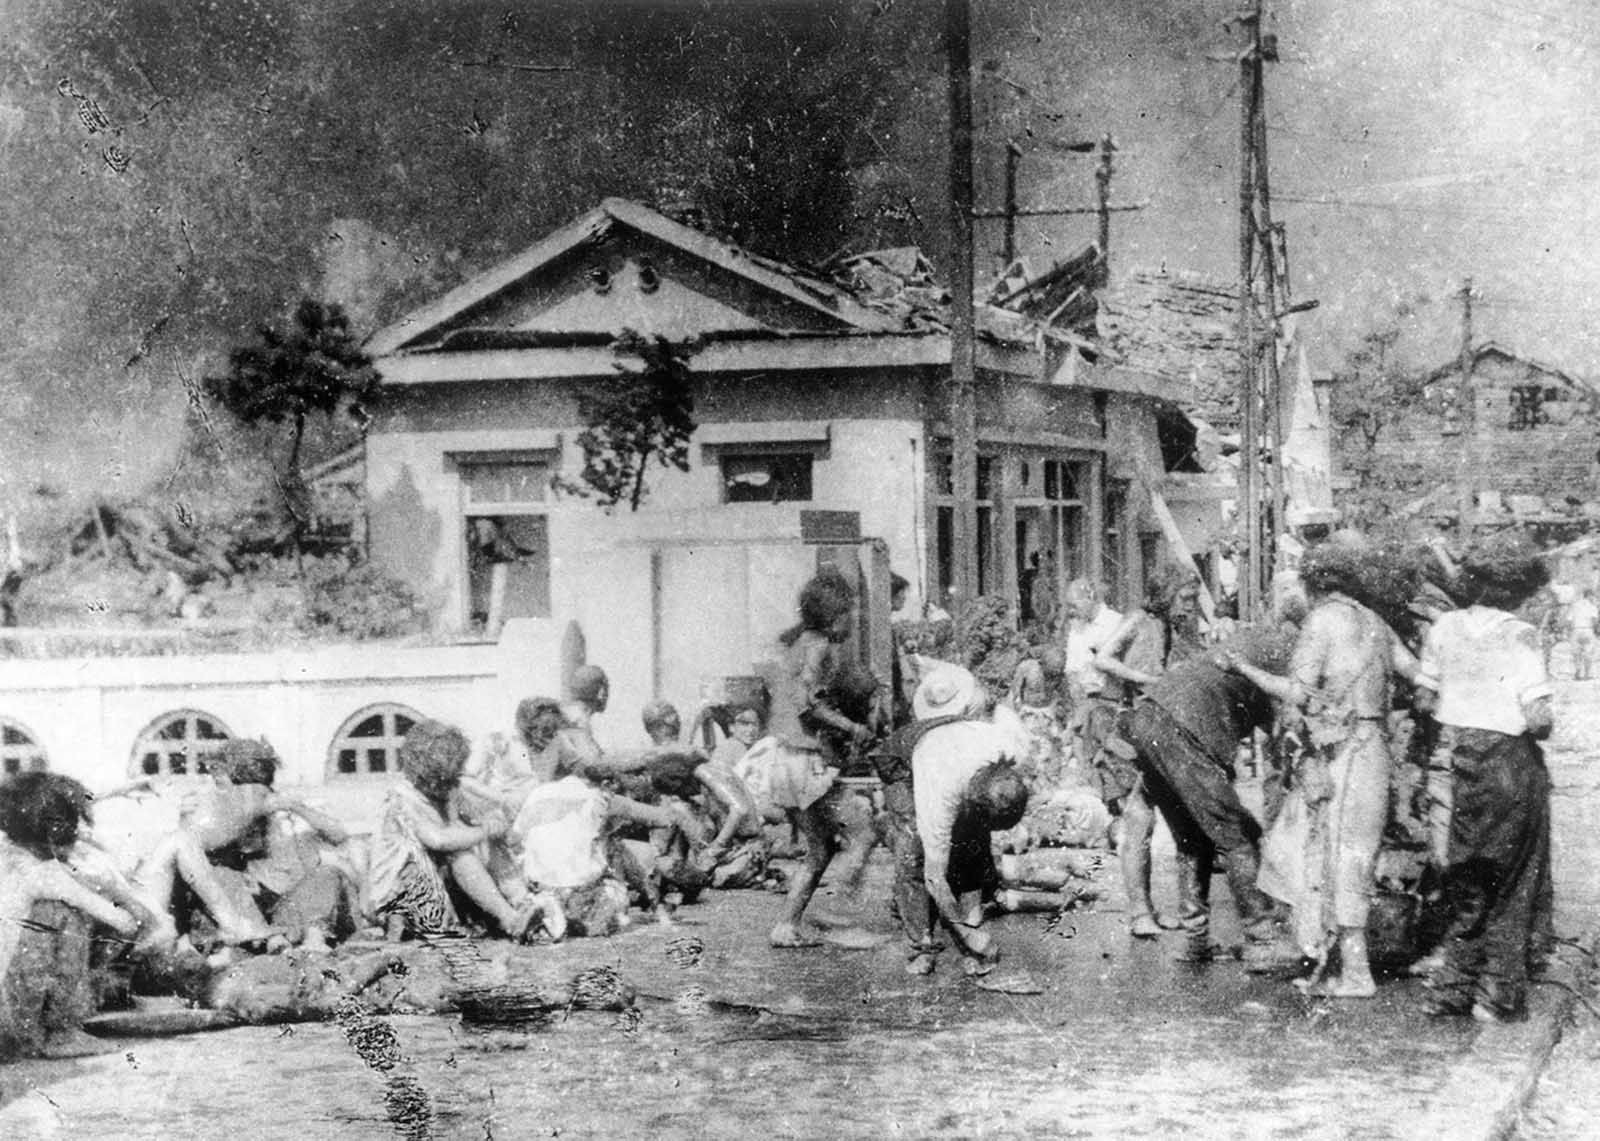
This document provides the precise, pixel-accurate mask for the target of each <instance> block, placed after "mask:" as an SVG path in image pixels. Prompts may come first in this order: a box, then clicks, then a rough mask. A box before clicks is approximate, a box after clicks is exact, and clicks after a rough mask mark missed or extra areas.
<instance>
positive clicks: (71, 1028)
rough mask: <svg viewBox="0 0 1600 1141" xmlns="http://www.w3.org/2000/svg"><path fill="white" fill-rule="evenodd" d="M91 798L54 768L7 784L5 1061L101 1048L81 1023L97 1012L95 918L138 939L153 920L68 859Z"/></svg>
mask: <svg viewBox="0 0 1600 1141" xmlns="http://www.w3.org/2000/svg"><path fill="white" fill-rule="evenodd" d="M89 802H90V796H89V790H88V789H86V788H84V787H83V785H81V784H79V783H78V782H77V781H75V780H73V779H72V778H71V777H65V776H59V775H56V774H54V773H23V774H20V775H18V776H14V777H11V778H10V779H8V780H6V781H5V783H4V784H0V833H3V834H4V837H3V839H0V1059H7V1058H13V1057H18V1056H28V1057H53V1058H65V1057H73V1056H77V1055H82V1054H91V1053H100V1052H102V1051H103V1050H104V1049H105V1047H104V1046H103V1045H101V1044H100V1043H97V1042H95V1041H94V1040H93V1039H91V1038H89V1037H88V1035H86V1034H84V1033H83V1030H82V1023H83V1020H84V1019H85V1018H87V1017H88V1016H89V1015H90V1014H91V1013H93V1011H92V1009H91V1008H92V998H91V988H90V986H89V949H90V940H89V935H90V930H91V926H92V924H95V923H100V924H104V925H105V926H107V927H110V928H111V929H112V930H114V931H115V932H117V934H119V935H121V936H122V937H123V938H125V939H130V940H131V939H132V938H133V937H134V935H136V934H137V933H138V931H139V928H140V926H141V918H142V919H143V920H144V921H145V925H146V926H148V925H149V924H150V923H151V922H152V921H153V920H154V916H152V915H149V914H148V913H147V912H146V913H145V914H144V915H143V916H141V917H139V918H136V915H138V912H137V911H130V910H127V909H124V908H122V907H118V906H117V905H116V904H115V903H113V902H112V901H111V899H109V898H107V897H106V896H105V895H103V894H101V893H100V892H98V891H95V890H93V889H92V888H91V887H88V886H86V885H85V884H84V883H83V881H82V880H81V879H80V878H79V877H78V876H77V875H75V874H74V873H73V871H72V870H71V869H70V868H69V867H68V865H67V862H66V861H67V859H68V857H69V855H70V853H71V852H72V850H73V848H74V846H75V845H76V844H77V842H78V838H79V829H80V827H81V826H82V825H84V824H87V823H88V822H89ZM135 906H136V905H135Z"/></svg>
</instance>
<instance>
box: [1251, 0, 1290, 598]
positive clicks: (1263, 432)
mask: <svg viewBox="0 0 1600 1141" xmlns="http://www.w3.org/2000/svg"><path fill="white" fill-rule="evenodd" d="M1239 19H1240V22H1241V23H1242V24H1243V25H1244V30H1245V45H1244V49H1243V50H1242V51H1241V53H1240V55H1239V92H1240V96H1239V525H1240V531H1241V535H1240V537H1241V540H1242V546H1243V552H1242V553H1243V556H1244V558H1243V562H1242V564H1241V566H1240V568H1239V611H1240V615H1241V617H1243V618H1245V619H1247V620H1252V621H1253V620H1255V619H1257V618H1260V617H1261V616H1262V615H1263V613H1264V612H1265V610H1266V602H1267V589H1266V587H1267V581H1268V577H1269V573H1270V567H1271V564H1272V560H1273V551H1274V549H1275V547H1276V541H1275V540H1276V535H1277V534H1278V533H1279V532H1280V531H1281V530H1282V528H1283V525H1284V508H1285V498H1284V478H1283V443H1284V425H1283V407H1282V405H1283V392H1282V384H1281V378H1280V376H1279V371H1278V321H1279V319H1280V317H1281V316H1282V315H1283V314H1285V313H1286V312H1289V311H1291V307H1290V306H1289V304H1288V274H1287V269H1286V268H1284V267H1280V265H1279V259H1280V256H1282V255H1281V254H1280V246H1282V245H1283V241H1284V239H1283V232H1282V227H1281V226H1278V225H1275V224H1274V223H1273V221H1272V193H1271V180H1270V179H1269V177H1268V174H1267V125H1266V124H1267V120H1266V82H1265V65H1266V64H1267V63H1271V62H1273V61H1275V60H1276V59H1277V57H1278V56H1277V39H1276V37H1274V36H1270V35H1266V34H1264V33H1263V32H1262V22H1263V19H1264V16H1263V12H1262V0H1251V6H1250V8H1249V10H1247V11H1246V12H1244V13H1242V14H1241V16H1240V17H1239ZM1284 260H1285V261H1286V260H1287V259H1286V258H1285V259H1284ZM1302 308H1303V307H1302ZM1263 309H1264V311H1263ZM1263 455H1265V456H1266V459H1267V463H1268V464H1269V467H1268V468H1267V470H1266V472H1265V473H1263V471H1262V468H1261V463H1262V458H1263ZM1264 475H1265V478H1263V476H1264ZM1268 525H1270V529H1268Z"/></svg>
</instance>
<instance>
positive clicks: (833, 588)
mask: <svg viewBox="0 0 1600 1141" xmlns="http://www.w3.org/2000/svg"><path fill="white" fill-rule="evenodd" d="M854 610H855V592H854V591H853V590H852V589H851V588H850V584H849V583H848V582H846V581H845V579H844V576H843V575H841V574H840V573H839V572H838V571H836V570H824V571H820V572H818V573H817V575H816V576H815V577H814V578H812V579H811V581H809V582H808V583H806V585H805V586H804V588H802V589H801V591H800V622H799V623H798V624H797V625H795V626H793V627H791V628H790V629H789V630H786V631H785V632H784V633H783V634H782V635H781V636H780V637H779V639H778V641H779V644H780V645H781V646H782V647H783V651H784V670H783V676H782V678H781V679H780V680H779V684H778V686H777V687H776V691H775V692H774V694H773V705H772V735H773V736H774V737H776V738H777V739H778V751H777V755H776V757H775V758H774V760H773V764H772V774H771V785H770V788H771V796H772V802H773V804H775V805H777V806H778V807H780V808H782V809H784V810H785V811H786V812H787V813H788V815H789V816H790V818H791V819H792V820H795V821H797V822H798V825H799V829H800V833H801V835H802V836H803V837H804V838H805V843H806V855H805V863H804V864H803V865H802V866H801V868H800V870H799V871H798V872H796V873H795V877H794V881H793V883H791V884H790V887H789V896H788V901H787V903H786V905H785V908H784V914H783V918H782V919H780V920H779V921H778V924H777V925H776V926H775V927H773V929H772V932H771V934H770V936H769V939H770V941H771V943H772V945H773V946H775V947H800V946H806V945H808V944H811V943H815V942H817V941H818V940H817V938H816V937H815V936H814V935H811V934H808V933H806V932H805V931H804V929H803V927H802V923H803V919H804V916H805V910H806V905H807V904H809V903H810V902H811V897H812V895H813V894H815V892H816V890H817V885H818V884H819V883H821V882H822V873H823V872H824V871H826V870H827V868H828V865H829V864H830V863H832V862H833V858H834V856H835V855H837V854H838V853H839V851H840V846H839V844H838V843H837V842H836V841H835V839H834V836H835V834H836V833H838V832H840V831H844V832H845V833H846V846H847V847H850V848H852V850H853V849H854V848H855V847H856V846H859V845H862V844H869V843H870V842H871V836H870V833H871V822H870V820H867V821H864V822H863V821H858V820H857V819H855V817H854V816H853V815H852V813H851V808H852V807H853V806H852V805H851V804H850V803H848V801H850V800H853V799H854V798H853V797H851V795H850V794H849V793H847V792H846V790H845V789H844V787H843V786H842V785H840V784H838V782H837V779H838V776H839V763H838V762H839V758H838V752H837V747H836V739H840V738H842V739H844V740H846V741H853V742H856V743H858V744H863V745H864V744H867V743H868V742H870V741H871V740H872V737H873V734H872V731H871V730H870V729H869V728H868V727H867V726H866V725H864V724H862V723H861V722H859V721H853V720H851V719H850V718H849V717H846V716H845V715H844V714H843V713H841V712H840V711H839V709H838V708H837V707H836V705H835V704H834V703H833V701H832V699H831V698H830V696H829V695H830V692H831V691H832V689H833V686H834V683H835V682H836V680H837V679H838V676H839V675H840V674H841V673H842V672H843V668H844V657H843V655H842V654H841V653H840V650H839V643H840V641H841V640H842V639H843V638H844V637H845V634H846V633H847V631H848V630H849V628H850V618H851V615H852V613H853V612H854ZM863 824H864V825H865V829H864V830H865V833H866V835H864V836H863V835H860V833H861V832H862V831H863ZM852 866H853V865H852Z"/></svg>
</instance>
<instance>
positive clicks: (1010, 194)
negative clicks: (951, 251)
mask: <svg viewBox="0 0 1600 1141" xmlns="http://www.w3.org/2000/svg"><path fill="white" fill-rule="evenodd" d="M1021 158H1022V148H1021V147H1019V146H1017V144H1016V142H1015V141H1013V140H1008V141H1007V142H1006V244H1005V250H1004V255H1005V258H1004V260H1005V268H1006V269H1010V268H1011V263H1012V262H1013V261H1014V260H1016V256H1017V163H1018V162H1019V161H1020V160H1021Z"/></svg>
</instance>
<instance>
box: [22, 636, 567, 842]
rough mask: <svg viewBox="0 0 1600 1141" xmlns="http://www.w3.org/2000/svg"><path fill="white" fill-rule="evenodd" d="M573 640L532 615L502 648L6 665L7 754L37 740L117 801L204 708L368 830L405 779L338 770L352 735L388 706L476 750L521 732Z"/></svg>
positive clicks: (374, 648) (554, 683)
mask: <svg viewBox="0 0 1600 1141" xmlns="http://www.w3.org/2000/svg"><path fill="white" fill-rule="evenodd" d="M560 644H561V628H560V626H559V625H558V624H557V623H555V622H548V621H537V620H523V621H518V622H513V623H508V624H507V628H506V632H505V634H504V635H503V636H502V637H501V639H500V640H499V642H497V643H476V644H460V645H442V646H405V645H395V644H386V643H364V644H355V645H344V646H330V647H321V648H307V649H298V650H287V651H278V652H273V653H242V654H194V655H163V656H160V657H111V658H104V657H77V658H58V659H52V660H23V659H14V660H10V661H0V724H3V725H4V727H5V729H6V752H7V756H8V757H13V758H14V757H17V756H18V755H19V754H21V753H23V752H27V751H30V750H29V747H28V746H26V745H24V744H23V743H22V741H21V740H20V738H21V737H26V738H28V739H29V740H31V742H32V745H33V746H35V747H36V748H37V751H38V752H40V753H42V754H43V759H44V765H45V767H47V768H48V769H50V770H51V771H53V772H60V773H65V774H67V775H69V776H73V777H76V778H77V779H79V780H81V781H83V782H84V784H86V785H87V786H88V787H89V788H90V790H91V791H94V792H104V791H105V790H107V789H109V788H113V787H115V786H117V785H119V784H121V783H123V782H125V781H127V780H128V779H130V778H131V777H134V776H138V775H141V766H140V755H141V753H142V752H143V750H142V749H140V748H138V745H139V742H140V741H141V738H143V737H145V735H146V734H147V733H148V732H149V731H150V729H151V727H152V726H155V725H158V724H161V723H163V722H168V721H170V719H171V715H173V714H176V713H185V712H192V713H195V714H198V715H199V716H200V717H202V718H204V719H205V720H206V722H207V723H208V724H209V725H212V726H215V728H216V729H217V730H218V731H219V732H223V733H225V734H226V735H227V736H232V737H265V738H266V739H267V740H268V741H270V742H271V743H272V745H273V747H274V748H276V749H277V751H278V754H279V755H280V756H281V757H282V759H283V769H282V771H281V775H280V777H279V785H280V787H283V788H285V789H290V790H293V789H296V788H299V789H306V790H307V791H309V792H311V794H312V799H314V800H316V801H319V802H321V803H323V804H324V805H326V806H327V807H329V808H330V809H332V810H333V811H335V812H336V813H337V814H338V815H339V816H341V817H343V818H345V819H347V820H348V821H349V822H351V823H352V824H358V825H364V824H365V823H367V821H368V819H370V817H371V815H372V814H373V813H374V812H375V810H376V804H377V802H378V801H381V799H382V790H383V788H384V787H386V786H387V784H388V782H389V781H390V780H391V779H392V778H391V777H390V776H387V775H347V774H341V773H339V772H337V771H336V770H337V765H336V764H334V763H333V762H334V743H335V741H336V740H339V739H340V737H341V735H342V734H344V733H348V731H349V729H350V728H351V727H352V726H353V725H355V724H358V723H359V722H361V721H362V720H363V719H364V718H366V717H370V715H371V714H372V713H374V712H377V711H381V710H383V709H385V708H388V707H400V708H401V709H403V710H406V711H409V713H410V714H411V715H415V716H421V717H424V718H434V719H438V720H442V721H447V722H450V723H452V724H454V725H457V726H459V727H460V728H461V729H462V730H463V731H464V732H466V733H467V735H468V736H469V737H471V738H472V739H473V740H474V742H477V741H480V740H481V739H482V738H483V737H484V736H485V735H486V734H488V733H489V732H493V731H499V732H504V733H510V732H511V731H512V725H513V714H514V711H515V708H516V703H517V701H519V700H520V699H521V698H523V697H526V696H529V695H530V694H535V693H538V694H548V695H550V696H555V697H559V696H560V695H561V688H560V686H561V683H560V676H561V665H560V660H561V659H560ZM160 744H161V745H168V744H171V739H168V740H167V741H161V742H160ZM372 744H373V745H374V747H382V745H383V744H384V742H382V741H373V742H372ZM330 769H332V770H334V771H330Z"/></svg>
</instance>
